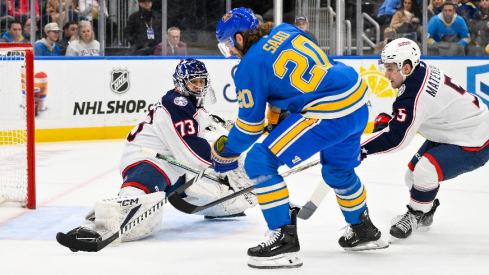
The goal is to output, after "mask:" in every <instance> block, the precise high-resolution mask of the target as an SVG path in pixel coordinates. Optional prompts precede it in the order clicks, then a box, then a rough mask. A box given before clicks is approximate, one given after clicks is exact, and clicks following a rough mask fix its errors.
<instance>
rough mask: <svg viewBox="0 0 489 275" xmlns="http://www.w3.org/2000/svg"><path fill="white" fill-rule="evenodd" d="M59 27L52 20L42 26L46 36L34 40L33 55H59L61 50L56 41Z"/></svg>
mask: <svg viewBox="0 0 489 275" xmlns="http://www.w3.org/2000/svg"><path fill="white" fill-rule="evenodd" d="M60 31H61V29H60V28H59V27H58V24H56V23H54V22H52V23H48V24H46V26H44V33H45V34H46V38H43V39H41V40H39V41H37V42H36V44H35V45H34V55H36V56H60V55H61V50H60V48H59V46H58V45H56V41H58V38H59V32H60Z"/></svg>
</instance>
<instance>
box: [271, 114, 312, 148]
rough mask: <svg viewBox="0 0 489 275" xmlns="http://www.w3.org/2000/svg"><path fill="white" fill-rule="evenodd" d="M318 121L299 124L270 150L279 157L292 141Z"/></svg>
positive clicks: (306, 121) (305, 120) (305, 121)
mask: <svg viewBox="0 0 489 275" xmlns="http://www.w3.org/2000/svg"><path fill="white" fill-rule="evenodd" d="M317 121H318V120H317V119H314V118H307V119H304V120H303V121H302V122H301V123H299V124H297V125H296V126H295V127H294V128H292V129H291V130H290V131H288V132H287V133H286V134H285V135H284V136H283V137H282V138H281V139H280V140H279V141H278V142H277V143H275V144H273V145H272V146H271V147H270V150H271V151H272V152H273V153H274V154H275V155H277V154H278V152H279V151H280V150H282V149H283V148H284V147H285V146H286V145H287V144H289V143H290V142H291V141H292V140H294V139H296V138H297V137H299V136H300V133H301V132H302V131H304V130H305V129H307V128H309V127H311V125H313V124H315V123H316V122H317Z"/></svg>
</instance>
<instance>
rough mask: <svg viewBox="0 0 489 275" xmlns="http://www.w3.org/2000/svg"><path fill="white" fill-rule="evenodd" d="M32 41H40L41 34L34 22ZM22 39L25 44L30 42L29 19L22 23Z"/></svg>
mask: <svg viewBox="0 0 489 275" xmlns="http://www.w3.org/2000/svg"><path fill="white" fill-rule="evenodd" d="M34 34H35V35H34V41H37V40H39V39H41V33H40V32H39V26H38V23H37V22H36V23H35V24H34ZM24 39H25V41H26V42H29V41H30V40H31V19H30V18H28V19H27V20H26V21H25V23H24Z"/></svg>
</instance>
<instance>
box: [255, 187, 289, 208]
mask: <svg viewBox="0 0 489 275" xmlns="http://www.w3.org/2000/svg"><path fill="white" fill-rule="evenodd" d="M288 197H289V189H288V188H287V187H285V188H283V189H280V190H278V191H275V192H272V193H268V194H264V195H257V196H256V198H257V199H258V203H259V204H265V203H269V202H273V201H278V200H282V199H284V198H288Z"/></svg>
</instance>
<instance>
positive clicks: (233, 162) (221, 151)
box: [211, 136, 240, 173]
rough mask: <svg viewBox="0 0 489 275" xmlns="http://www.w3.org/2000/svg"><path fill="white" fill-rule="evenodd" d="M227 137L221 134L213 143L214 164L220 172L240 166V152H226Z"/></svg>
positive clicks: (215, 168)
mask: <svg viewBox="0 0 489 275" xmlns="http://www.w3.org/2000/svg"><path fill="white" fill-rule="evenodd" d="M226 141H227V137H226V136H221V137H219V138H218V139H217V140H216V141H214V143H213V144H212V148H211V155H212V166H214V170H215V171H216V172H218V173H224V172H227V171H231V170H234V169H236V168H238V159H239V155H240V154H238V153H229V152H225V145H226Z"/></svg>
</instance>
